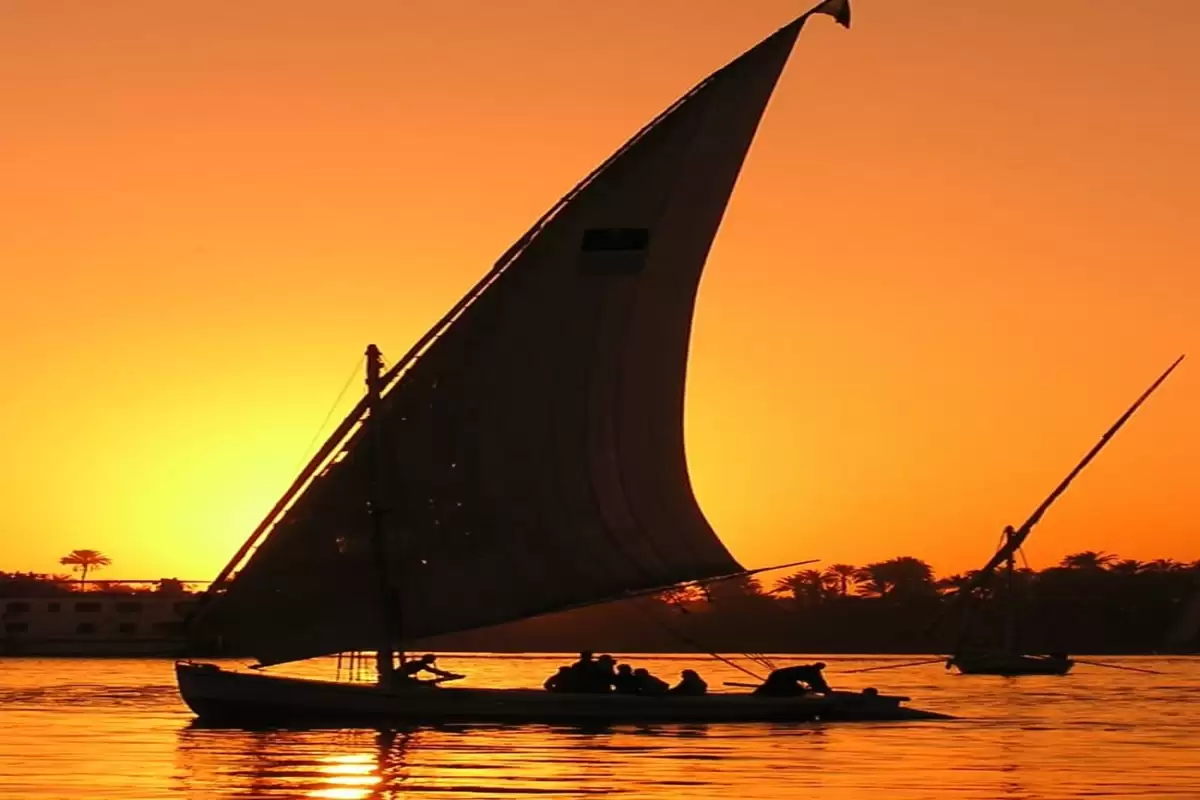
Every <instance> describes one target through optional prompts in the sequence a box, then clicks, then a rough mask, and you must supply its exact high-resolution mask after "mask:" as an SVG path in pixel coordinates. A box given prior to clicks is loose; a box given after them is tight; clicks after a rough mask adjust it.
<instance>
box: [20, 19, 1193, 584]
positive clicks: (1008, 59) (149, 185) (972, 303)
mask: <svg viewBox="0 0 1200 800" xmlns="http://www.w3.org/2000/svg"><path fill="white" fill-rule="evenodd" d="M4 5H5V10H4V14H3V16H4V22H3V25H2V26H0V108H3V112H2V114H3V122H2V123H0V172H2V175H3V177H2V179H0V213H2V214H3V234H2V235H0V267H2V268H3V274H4V279H5V280H4V291H3V293H2V294H0V374H2V375H3V376H4V381H5V386H4V390H3V392H0V418H2V419H3V423H4V426H5V435H4V443H5V450H6V453H5V459H4V461H3V463H2V464H0V537H2V539H0V569H9V570H11V569H21V570H26V569H29V570H38V571H61V570H62V569H63V568H60V567H58V566H57V561H58V558H59V557H60V556H62V555H63V554H65V553H66V552H68V551H69V550H71V549H74V548H94V549H99V550H102V551H104V552H105V553H106V554H108V555H109V556H110V557H111V558H112V559H113V566H112V567H111V568H109V569H108V570H106V571H105V572H102V573H100V575H99V576H98V577H105V576H108V577H126V578H158V577H162V576H177V577H181V578H191V579H207V578H211V577H212V576H213V575H214V574H215V572H216V571H217V570H218V569H219V568H220V567H221V566H222V565H223V564H224V562H225V561H226V560H227V559H228V557H229V556H230V555H231V554H232V552H233V550H234V549H235V548H236V547H237V546H238V544H240V543H241V541H242V540H243V539H244V538H245V537H246V535H247V534H248V533H249V532H250V530H251V529H252V528H253V526H254V525H255V523H257V522H258V520H259V518H260V517H261V516H262V515H263V514H264V513H265V512H266V510H267V509H268V508H269V507H270V506H271V504H272V503H273V502H274V500H275V499H276V498H277V496H278V495H279V493H280V492H281V491H282V489H283V488H284V487H285V486H286V485H287V484H288V483H289V482H290V481H291V479H292V477H293V476H294V474H295V472H296V471H297V469H298V467H299V466H300V464H301V462H302V460H303V457H304V456H305V455H306V454H307V453H309V452H311V449H310V442H312V440H313V437H314V435H316V434H317V433H318V429H319V428H320V426H321V423H322V420H323V419H325V417H326V413H327V412H328V411H329V409H330V407H331V405H332V404H333V403H334V400H335V398H337V396H338V393H339V391H340V390H341V389H342V387H343V386H344V385H345V384H346V382H347V379H348V378H350V377H351V376H352V375H353V376H354V377H353V380H354V382H353V384H352V386H351V387H350V390H349V392H348V393H347V395H346V396H345V397H344V398H343V402H342V403H341V406H340V407H339V408H340V410H341V411H343V412H344V411H345V410H347V409H348V408H349V406H350V404H352V403H353V402H354V400H355V399H356V398H357V397H358V396H359V393H360V390H361V381H360V378H359V373H358V370H359V369H360V363H361V352H362V350H363V347H364V346H365V345H366V344H367V343H368V342H371V341H374V342H377V343H378V344H379V345H380V346H381V347H382V348H383V350H384V353H385V354H386V355H390V356H391V358H393V359H394V358H397V357H398V356H399V355H400V354H401V353H402V352H403V351H404V350H405V349H406V348H407V347H408V346H409V345H410V344H411V343H412V342H413V341H414V340H415V339H416V338H417V337H418V336H419V335H420V334H421V333H422V332H424V331H425V330H426V329H427V328H428V327H429V326H430V325H431V324H432V323H433V322H435V321H436V320H437V318H438V317H440V316H441V314H442V313H443V312H444V311H445V310H446V309H447V308H448V307H449V306H450V305H451V304H452V303H453V302H454V301H455V300H456V299H457V298H458V297H459V296H460V295H461V294H462V293H463V292H465V291H466V289H467V288H469V286H470V285H471V284H472V283H473V282H474V281H475V280H476V279H477V278H478V277H479V276H480V275H481V274H482V273H483V272H484V271H485V270H486V269H487V268H488V267H489V266H490V265H491V263H492V262H493V261H494V260H495V259H496V257H497V256H498V255H499V254H500V253H501V252H502V251H504V250H505V249H506V248H507V247H508V245H509V244H511V243H512V241H513V240H514V239H516V237H517V236H519V235H520V234H521V233H522V232H523V231H524V230H525V229H526V228H527V227H528V226H529V224H531V223H532V221H533V220H534V219H535V218H536V217H537V216H538V215H539V214H541V212H542V211H544V210H545V209H546V208H547V207H548V206H550V205H551V204H552V203H553V202H554V201H555V200H556V199H557V198H558V197H559V196H560V195H561V194H562V193H563V192H564V191H566V190H567V189H568V188H570V186H571V185H572V184H573V183H575V181H576V180H577V179H579V178H580V177H582V176H583V175H584V174H585V173H586V172H588V171H589V170H590V169H591V168H592V167H593V166H595V165H596V164H597V163H598V162H600V161H601V160H602V159H603V158H605V157H606V156H607V155H608V154H609V153H610V152H611V151H612V150H613V149H615V148H616V147H617V146H619V145H620V144H621V143H622V142H623V141H624V140H625V139H626V138H627V137H628V136H629V135H631V134H632V133H633V132H634V131H635V130H636V129H637V128H638V127H640V126H641V125H642V124H643V123H644V122H645V121H646V120H648V119H649V118H651V117H653V116H654V115H655V114H657V113H658V112H659V111H660V110H661V109H662V108H663V107H665V106H666V105H668V104H669V103H670V102H672V101H673V100H674V99H675V97H677V96H678V95H679V94H680V93H682V92H683V91H685V90H686V89H687V88H688V87H690V86H691V85H692V84H694V83H695V82H696V81H698V80H699V79H700V78H702V77H703V76H704V75H705V74H707V73H709V72H711V71H712V70H713V69H715V68H717V67H719V66H720V65H721V64H723V63H725V62H726V61H728V60H730V59H731V58H733V57H734V56H736V55H737V54H738V53H740V52H741V51H743V50H744V49H746V48H747V47H749V46H751V45H752V44H754V43H755V42H756V41H757V40H758V39H760V38H762V37H763V36H765V35H766V34H767V33H769V32H770V31H773V30H774V29H775V28H777V27H779V26H780V25H782V24H784V23H785V22H787V21H788V20H789V19H790V16H791V15H794V14H796V13H799V12H801V11H803V10H804V8H805V7H806V5H807V3H805V2H804V0H801V2H799V3H797V2H791V1H790V0H752V1H751V0H746V1H745V2H736V3H734V2H728V0H608V2H604V3H597V2H583V0H519V1H518V2H507V3H497V2H494V1H492V0H489V1H488V2H484V1H483V0H458V1H457V2H456V0H404V2H395V0H338V2H332V1H331V0H322V2H317V1H316V0H287V1H286V2H284V1H283V0H257V1H256V2H252V3H212V2H198V1H193V0H173V2H169V3H163V2H160V1H159V0H141V2H134V1H133V0H114V1H113V2H105V3H95V2H86V1H85V0H75V2H58V1H57V0H10V2H7V3H5V4H4ZM854 6H855V7H854V11H855V19H854V30H852V31H850V32H846V31H844V30H842V29H841V28H838V27H837V26H836V25H835V24H834V23H833V22H832V21H831V20H829V19H828V18H819V19H815V20H814V21H813V22H812V23H810V25H809V26H808V28H807V30H806V31H805V33H804V35H803V36H802V37H801V41H800V44H799V46H798V48H797V51H796V53H795V55H794V57H793V59H792V61H791V64H790V66H789V67H788V69H787V71H786V72H785V73H784V77H783V80H782V81H781V82H780V85H779V87H778V89H777V91H776V94H775V98H774V100H773V102H772V105H771V107H770V108H769V109H768V111H767V114H766V117H765V119H764V121H763V125H762V128H761V129H760V133H759V136H758V139H757V140H756V143H755V145H754V147H753V148H752V150H751V152H750V156H749V158H748V160H747V162H746V167H745V169H744V171H743V173H742V178H741V181H740V182H739V184H738V187H737V189H736V191H735V193H734V196H733V200H732V202H731V204H730V208H729V212H728V214H727V216H726V219H725V223H724V225H723V227H722V229H721V231H720V233H719V234H718V237H717V241H716V245H715V247H714V249H713V252H712V255H711V258H710V259H709V263H708V267H707V271H706V273H705V278H704V281H703V283H702V285H701V290H700V298H699V304H698V311H697V319H696V325H695V330H694V334H693V351H692V358H691V366H690V375H689V386H688V399H687V423H686V424H687V437H688V448H689V460H690V463H691V468H692V476H693V480H694V484H695V488H696V492H697V495H698V497H699V500H700V504H701V506H702V507H703V508H704V510H705V512H706V514H707V515H708V517H709V519H710V521H711V522H712V523H713V526H714V527H715V528H716V530H717V531H718V533H719V534H720V535H721V537H722V539H723V540H724V541H725V542H726V543H727V544H728V545H729V546H730V548H731V549H732V550H733V552H734V554H735V555H736V556H737V557H738V558H739V559H740V560H741V561H742V562H743V563H745V564H746V565H747V566H761V565H767V564H772V563H779V562H784V561H790V560H795V559H798V558H821V559H822V560H823V561H824V562H825V563H826V564H829V563H834V562H839V561H848V562H851V563H863V562H866V561H870V560H879V559H884V558H888V557H891V556H895V555H900V554H910V555H915V556H919V557H922V558H925V559H926V560H928V561H930V562H931V563H932V564H933V565H934V566H935V568H937V569H938V570H939V571H942V572H949V571H959V570H964V569H968V568H971V567H974V566H978V565H980V564H981V563H982V562H983V561H984V560H986V558H987V556H988V555H990V553H991V550H992V548H993V547H994V545H995V544H996V540H997V537H998V536H999V533H1000V530H1001V529H1002V527H1003V526H1004V525H1005V524H1009V523H1011V524H1014V525H1016V524H1019V523H1020V522H1021V521H1023V520H1024V518H1025V517H1026V516H1027V515H1028V513H1029V512H1030V511H1031V510H1032V509H1033V508H1034V507H1035V506H1036V505H1037V504H1038V502H1039V501H1040V500H1041V499H1042V497H1043V496H1044V495H1045V494H1046V493H1047V492H1049V490H1050V489H1051V488H1052V487H1053V486H1054V484H1055V483H1057V481H1058V480H1059V479H1060V478H1061V477H1062V475H1063V474H1065V473H1066V472H1067V470H1069V469H1070V468H1071V467H1072V466H1073V465H1074V463H1075V461H1076V460H1077V459H1078V458H1079V457H1080V456H1082V454H1083V453H1084V452H1085V451H1086V450H1087V449H1088V448H1089V447H1090V446H1091V445H1092V444H1093V442H1094V441H1095V440H1096V438H1097V437H1098V436H1099V435H1100V434H1101V433H1102V432H1103V431H1104V430H1105V428H1107V427H1108V426H1109V424H1111V422H1112V421H1113V420H1114V419H1115V418H1116V417H1117V416H1118V415H1119V414H1120V413H1121V412H1122V411H1123V410H1124V409H1125V407H1126V406H1127V405H1128V404H1129V403H1130V402H1132V401H1133V399H1134V398H1136V397H1137V395H1138V394H1139V393H1140V392H1141V391H1142V390H1143V389H1144V388H1145V386H1146V385H1148V384H1149V383H1150V382H1151V381H1152V380H1153V378H1154V377H1156V376H1157V375H1158V373H1159V372H1161V371H1162V370H1163V369H1164V368H1165V367H1166V366H1167V364H1169V363H1170V362H1171V360H1172V359H1174V358H1175V357H1176V356H1177V355H1179V354H1180V353H1183V352H1189V351H1190V352H1192V354H1193V357H1192V358H1191V359H1189V360H1187V361H1185V362H1184V363H1183V365H1182V366H1181V368H1180V369H1179V371H1178V372H1177V373H1176V374H1175V376H1174V377H1172V378H1171V380H1169V381H1168V382H1167V383H1166V384H1165V385H1164V386H1163V387H1162V389H1161V390H1160V392H1159V393H1158V394H1157V395H1156V396H1155V397H1153V398H1152V399H1151V400H1150V401H1149V403H1147V405H1146V406H1145V407H1144V408H1143V410H1142V411H1141V412H1140V413H1139V414H1138V415H1137V416H1135V417H1134V419H1133V420H1132V421H1131V422H1130V424H1129V425H1128V426H1127V427H1126V428H1125V429H1124V430H1123V431H1122V433H1121V434H1120V436H1118V438H1117V439H1116V441H1115V442H1114V443H1113V445H1112V446H1111V447H1110V448H1109V449H1108V450H1107V451H1105V453H1104V454H1103V455H1102V456H1101V457H1100V458H1099V459H1098V460H1097V462H1096V463H1095V464H1094V465H1093V466H1092V467H1090V468H1089V469H1088V470H1087V471H1086V472H1085V473H1084V474H1083V476H1082V477H1081V478H1080V479H1079V481H1078V482H1077V483H1076V485H1075V486H1074V487H1073V488H1072V490H1071V491H1070V492H1069V493H1068V494H1067V495H1066V497H1065V498H1064V499H1063V500H1062V501H1061V502H1060V503H1059V504H1058V505H1057V506H1056V507H1055V508H1054V509H1053V511H1052V512H1051V513H1050V514H1049V515H1048V516H1047V517H1046V519H1045V520H1044V521H1043V523H1042V525H1041V526H1040V527H1039V528H1038V530H1037V531H1036V533H1035V534H1034V536H1033V537H1032V538H1031V539H1030V542H1029V544H1028V545H1027V547H1026V552H1027V553H1028V555H1029V557H1030V560H1031V564H1032V566H1035V567H1045V566H1048V565H1050V564H1051V563H1053V562H1056V561H1057V560H1058V559H1059V558H1061V557H1062V556H1063V555H1064V554H1065V553H1068V552H1073V551H1078V550H1081V549H1098V550H1108V551H1115V552H1118V553H1120V554H1121V555H1123V556H1126V557H1133V558H1142V559H1149V558H1155V557H1168V556H1169V557H1174V558H1179V559H1185V560H1194V559H1197V558H1200V470H1198V469H1197V453H1198V452H1200V346H1198V345H1200V267H1198V263H1197V259H1198V254H1200V224H1198V222H1197V217H1198V216H1200V214H1198V212H1200V157H1198V156H1197V153H1196V147H1197V142H1200V58H1198V57H1197V55H1196V42H1197V40H1200V2H1197V0H1157V1H1156V2H1154V3H1152V4H1137V3H1133V2H1129V0H1125V2H1116V0H1054V2H1043V3H997V2H985V1H984V0H927V2H922V3H904V2H896V0H854Z"/></svg>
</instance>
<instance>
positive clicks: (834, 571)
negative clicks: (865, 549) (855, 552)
mask: <svg viewBox="0 0 1200 800" xmlns="http://www.w3.org/2000/svg"><path fill="white" fill-rule="evenodd" d="M858 573H859V568H858V567H856V566H854V565H853V564H831V565H830V567H829V569H827V570H825V575H826V576H827V577H828V578H829V579H830V580H831V581H836V583H837V587H838V594H840V595H841V596H842V597H845V596H846V595H847V594H849V593H850V587H851V586H853V585H854V584H855V583H857V582H858Z"/></svg>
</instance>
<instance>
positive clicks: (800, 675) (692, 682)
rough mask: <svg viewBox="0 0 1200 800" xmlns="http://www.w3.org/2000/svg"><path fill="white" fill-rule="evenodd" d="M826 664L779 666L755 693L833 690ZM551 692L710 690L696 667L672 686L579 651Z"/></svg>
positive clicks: (549, 685) (550, 681) (553, 679)
mask: <svg viewBox="0 0 1200 800" xmlns="http://www.w3.org/2000/svg"><path fill="white" fill-rule="evenodd" d="M824 669H825V665H824V664H823V663H820V662H817V663H815V664H798V665H796V666H792V667H783V668H782V669H777V670H775V671H773V672H772V673H771V674H770V675H768V676H767V679H766V680H765V681H763V683H762V685H761V686H758V687H756V688H755V690H754V694H756V695H760V696H764V695H765V696H768V697H795V696H798V695H803V694H809V693H811V692H820V693H823V694H824V693H828V692H831V691H832V689H831V688H830V686H829V684H828V683H827V682H826V681H825V676H824V675H823V674H822V671H823V670H824ZM544 686H545V687H546V689H547V691H551V692H572V693H586V694H597V693H599V694H603V693H607V692H616V693H618V694H638V695H649V696H653V697H658V696H662V695H691V696H697V695H703V694H707V693H708V684H707V683H705V682H704V679H703V678H701V677H700V676H699V675H698V674H697V673H696V671H695V670H690V669H685V670H684V671H683V672H681V673H680V675H679V683H677V684H676V685H675V686H671V685H670V684H668V683H667V682H666V681H664V680H662V679H661V678H658V677H656V676H654V675H651V674H650V671H649V670H647V669H646V668H644V667H638V668H637V669H634V668H633V667H631V666H630V665H629V664H618V663H617V662H616V659H614V658H613V657H612V656H610V655H602V656H600V657H599V658H593V657H592V654H591V653H589V652H583V653H580V654H579V660H578V661H576V662H575V663H574V664H571V665H570V666H568V667H559V668H558V672H556V673H555V674H554V675H551V676H550V677H549V678H547V679H546V682H545V684H544Z"/></svg>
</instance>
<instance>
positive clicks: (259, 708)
mask: <svg viewBox="0 0 1200 800" xmlns="http://www.w3.org/2000/svg"><path fill="white" fill-rule="evenodd" d="M175 673H176V678H177V679H178V681H179V692H180V695H181V696H182V697H183V700H184V702H185V703H187V705H188V707H189V708H191V709H192V711H193V712H195V714H196V716H197V717H199V718H200V720H201V721H202V722H203V723H205V724H215V725H327V724H332V725H347V726H360V725H361V726H372V727H373V726H378V725H381V724H389V723H399V724H418V725H419V724H440V723H454V722H459V723H493V724H497V723H498V724H523V723H566V724H594V725H606V724H613V723H622V722H631V723H659V722H813V721H835V720H841V721H852V720H854V721H891V720H914V719H947V718H948V717H946V716H945V715H942V714H935V713H932V712H926V711H919V710H916V709H911V708H906V707H904V706H903V705H902V704H901V703H902V701H903V700H906V699H907V698H901V697H887V696H883V695H866V694H858V693H852V692H834V693H832V694H830V695H808V696H802V697H760V696H754V695H749V694H710V695H705V696H702V697H682V696H676V695H671V696H666V697H640V696H636V695H620V694H564V693H555V692H546V691H541V690H531V689H464V688H451V687H432V686H414V687H404V688H398V689H386V688H383V687H380V686H377V685H375V684H355V683H335V682H332V681H316V680H306V679H302V678H289V677H280V676H276V675H266V674H262V673H253V672H237V671H230V670H223V669H221V668H220V667H217V666H216V665H213V664H196V663H191V662H179V663H177V664H176V665H175Z"/></svg>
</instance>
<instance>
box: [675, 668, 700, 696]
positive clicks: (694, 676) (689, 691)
mask: <svg viewBox="0 0 1200 800" xmlns="http://www.w3.org/2000/svg"><path fill="white" fill-rule="evenodd" d="M670 694H680V695H691V696H693V697H696V696H699V695H702V694H708V684H707V683H705V682H704V679H703V678H701V677H700V675H699V674H698V673H697V672H696V671H695V670H692V669H685V670H684V671H683V672H681V673H679V683H677V684H676V685H674V686H672V687H671V690H670Z"/></svg>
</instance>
